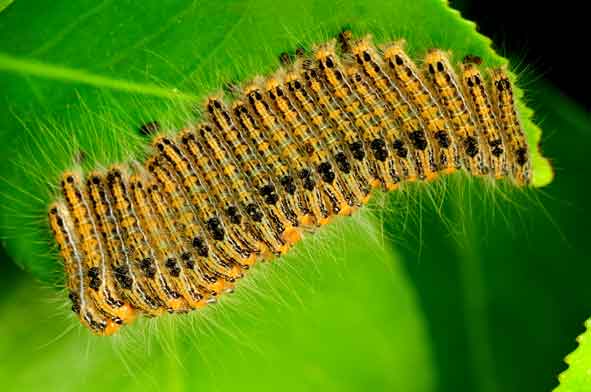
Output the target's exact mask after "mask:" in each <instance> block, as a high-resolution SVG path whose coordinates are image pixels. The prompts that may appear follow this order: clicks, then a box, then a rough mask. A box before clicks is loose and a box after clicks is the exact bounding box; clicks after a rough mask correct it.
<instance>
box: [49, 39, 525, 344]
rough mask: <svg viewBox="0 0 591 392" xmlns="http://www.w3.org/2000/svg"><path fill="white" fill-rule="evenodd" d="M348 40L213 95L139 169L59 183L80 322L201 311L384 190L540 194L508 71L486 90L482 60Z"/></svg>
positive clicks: (108, 326) (105, 331)
mask: <svg viewBox="0 0 591 392" xmlns="http://www.w3.org/2000/svg"><path fill="white" fill-rule="evenodd" d="M339 44H340V45H337V41H336V40H330V41H328V42H325V43H322V44H319V45H317V46H315V47H314V48H313V49H312V50H311V52H310V53H309V54H306V53H305V52H303V51H302V50H297V51H296V56H295V57H293V56H290V55H288V54H282V55H281V62H282V63H283V67H282V68H281V69H280V70H278V71H277V72H276V73H274V74H272V75H268V76H266V77H259V78H257V79H256V80H254V81H253V82H251V83H249V84H247V85H246V86H245V87H244V88H243V89H242V90H239V89H238V88H237V87H235V86H234V85H232V86H231V88H228V90H229V91H231V93H232V94H231V95H232V97H231V99H228V100H226V99H225V98H224V97H222V96H211V97H210V98H209V99H208V100H207V102H206V103H205V105H204V109H205V110H204V112H205V118H204V119H203V121H201V122H200V123H198V124H195V125H192V126H190V127H188V128H186V129H183V130H181V131H179V132H178V133H177V134H176V135H169V136H163V135H156V136H155V137H154V138H153V142H152V146H153V148H152V151H151V154H150V156H149V157H148V158H147V159H146V160H145V162H144V163H143V165H128V166H126V165H116V166H114V167H113V168H112V169H110V170H109V171H108V172H106V173H105V172H101V171H98V170H96V171H93V172H92V173H89V174H88V176H87V181H86V182H84V181H82V180H81V177H80V176H78V175H75V174H72V173H65V174H64V176H63V184H62V189H63V191H62V192H63V195H62V196H61V197H60V198H59V199H58V200H57V201H56V202H54V203H53V204H52V207H51V209H50V215H49V216H50V226H51V228H52V229H53V232H54V236H55V239H56V242H57V243H58V245H59V247H60V249H61V253H62V257H63V258H64V265H65V266H66V275H67V277H68V282H69V283H68V288H69V290H70V299H71V301H72V308H73V310H74V311H75V312H76V313H77V314H78V315H79V317H80V319H81V321H82V323H83V324H84V325H86V326H87V327H89V328H90V329H91V330H92V331H93V332H94V333H96V334H99V335H109V334H112V333H114V332H115V331H116V330H117V329H118V328H119V327H120V325H123V324H128V323H130V322H131V321H132V320H133V314H134V313H140V314H146V315H151V316H156V315H159V314H162V313H163V312H172V313H183V312H187V311H190V310H192V309H196V308H200V307H203V306H205V305H207V304H208V303H211V302H213V300H214V299H215V298H218V297H219V296H220V295H223V294H224V293H226V292H228V291H231V290H232V289H233V287H234V283H235V281H236V280H237V279H240V278H241V277H242V276H244V274H245V273H246V272H247V271H248V270H249V269H250V267H251V266H252V265H253V264H254V263H255V261H256V260H258V259H260V258H261V257H273V256H280V255H282V254H285V253H286V252H288V251H289V249H290V248H291V247H292V246H293V245H294V244H295V243H296V242H298V241H299V240H300V238H301V236H302V233H303V232H304V231H307V232H310V231H313V230H314V229H315V228H316V227H318V226H320V225H324V224H327V223H328V222H329V221H330V219H331V218H332V217H333V216H335V215H344V216H348V215H351V214H352V213H354V211H355V210H356V209H357V208H359V207H361V206H362V205H364V204H365V203H366V202H367V201H368V199H369V197H370V194H371V191H372V190H373V189H383V190H394V189H396V188H398V187H399V186H400V185H401V184H404V183H408V182H413V181H420V180H432V179H434V178H436V177H437V176H440V175H445V174H448V173H452V172H454V171H457V170H458V169H462V170H465V171H466V172H467V173H469V174H471V175H475V176H480V177H489V178H493V179H495V178H503V177H509V178H511V179H513V180H514V182H515V183H516V184H518V185H527V184H528V183H529V181H530V178H531V175H530V162H529V161H530V158H529V150H528V146H527V142H526V138H525V134H524V132H523V129H522V128H521V125H520V123H519V121H518V116H517V114H516V109H515V102H514V99H513V95H512V86H511V82H510V81H509V79H508V77H507V75H506V72H505V71H504V70H502V69H495V70H491V71H490V72H489V73H490V75H491V80H486V79H485V78H484V76H483V74H482V73H480V72H477V71H478V64H477V63H478V62H477V61H474V60H471V61H469V62H468V64H465V65H464V66H463V68H460V69H459V71H456V70H455V69H454V66H453V64H452V63H451V61H450V58H449V54H448V53H446V52H444V51H442V50H438V49H434V50H431V51H429V53H428V54H427V56H426V58H425V62H424V64H425V65H424V69H422V70H421V69H419V68H418V67H417V66H416V65H415V63H414V61H413V60H412V59H411V58H410V57H409V56H408V55H407V54H406V53H405V51H404V45H403V43H402V42H394V43H389V44H386V45H383V46H382V47H380V48H378V47H376V46H375V45H374V44H373V43H372V41H371V39H370V38H368V37H366V38H363V39H355V38H354V37H353V36H352V35H351V34H350V32H343V33H342V34H341V35H340V36H339ZM458 75H459V76H458ZM159 128H160V126H159V124H158V123H157V122H156V121H153V122H150V123H148V124H146V125H144V126H142V127H141V128H140V133H142V134H145V135H148V134H150V135H151V134H154V133H157V132H158V131H159Z"/></svg>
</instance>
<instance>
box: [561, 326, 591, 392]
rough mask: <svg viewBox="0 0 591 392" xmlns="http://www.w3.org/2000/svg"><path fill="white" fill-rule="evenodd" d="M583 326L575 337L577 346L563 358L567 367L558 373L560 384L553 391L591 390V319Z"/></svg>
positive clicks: (581, 391) (579, 391) (578, 391)
mask: <svg viewBox="0 0 591 392" xmlns="http://www.w3.org/2000/svg"><path fill="white" fill-rule="evenodd" d="M585 327H586V330H585V332H584V333H583V334H582V335H580V336H579V337H578V338H577V342H578V343H579V347H577V349H576V350H575V351H574V352H573V353H571V354H569V355H568V356H567V357H566V359H565V361H566V363H567V364H568V366H569V367H568V370H566V371H565V372H564V373H562V374H561V375H560V377H559V380H560V386H559V387H558V388H556V389H555V390H554V392H583V391H591V319H589V320H587V322H586V323H585Z"/></svg>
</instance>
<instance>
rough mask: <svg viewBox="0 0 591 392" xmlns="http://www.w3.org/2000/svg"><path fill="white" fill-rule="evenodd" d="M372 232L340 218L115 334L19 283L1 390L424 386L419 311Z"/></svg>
mask: <svg viewBox="0 0 591 392" xmlns="http://www.w3.org/2000/svg"><path fill="white" fill-rule="evenodd" d="M379 234H380V233H378V232H376V231H375V230H373V229H372V228H371V227H363V226H360V225H358V224H356V223H355V222H353V221H350V222H341V224H340V228H339V230H333V232H332V233H328V232H324V233H321V236H322V237H323V238H319V239H316V238H314V240H315V241H316V242H317V244H316V245H317V247H316V250H315V252H313V253H308V252H306V251H305V250H303V249H301V247H300V248H299V249H296V254H297V255H294V256H288V257H287V258H286V259H283V260H281V261H279V262H272V263H268V264H266V265H264V264H263V265H260V266H259V268H258V269H257V271H256V273H254V274H253V275H251V276H253V278H254V281H253V280H243V281H241V282H240V283H239V287H238V288H237V290H236V292H235V293H234V294H231V295H227V296H225V297H224V298H222V299H221V301H220V302H221V303H220V304H217V305H212V306H210V307H208V308H206V309H204V310H203V311H199V312H193V313H191V314H189V315H175V316H163V317H162V318H160V319H159V320H154V321H151V320H148V319H141V320H138V321H137V322H136V325H133V326H130V327H128V328H126V330H125V331H123V335H122V336H117V337H114V338H113V339H111V338H101V337H90V336H89V334H88V332H87V331H86V330H83V328H82V327H81V326H80V325H79V323H78V322H76V321H75V320H74V315H73V314H72V313H71V312H69V311H68V310H67V309H63V311H62V312H59V314H57V315H56V310H55V306H56V305H55V304H54V303H49V302H48V301H39V300H37V299H38V298H47V296H48V294H50V292H49V291H48V290H42V289H40V288H39V287H38V285H36V284H34V283H33V282H30V281H29V282H26V284H23V285H21V286H19V287H17V288H16V289H14V290H10V291H8V292H6V293H5V295H4V296H3V298H2V299H1V300H0V309H1V314H2V315H8V316H9V317H7V318H3V319H2V323H0V336H2V337H4V338H1V339H0V357H2V358H10V360H8V361H2V364H1V365H0V379H1V380H3V391H6V392H8V391H13V390H14V391H27V390H33V391H34V390H39V389H42V390H44V391H80V390H84V391H89V392H91V391H95V390H96V391H105V390H125V391H136V390H137V391H145V390H155V391H156V390H158V391H181V390H186V391H194V390H220V391H226V390H234V389H237V388H240V390H241V391H276V390H278V389H280V390H282V391H301V390H323V391H342V390H351V391H352V390H360V391H361V390H404V391H429V390H433V389H434V384H435V382H436V373H435V371H434V369H433V367H432V359H431V353H430V350H429V339H428V338H427V336H426V332H425V328H424V324H423V316H422V314H421V312H420V310H419V309H418V308H417V303H416V301H415V294H414V292H413V290H412V288H411V287H410V285H409V282H408V280H407V279H406V277H405V274H404V272H403V271H402V270H401V265H400V263H399V262H398V260H397V259H396V257H395V256H393V254H392V252H391V250H390V249H388V248H387V247H384V244H383V242H382V240H381V239H380V235H379ZM328 241H330V242H328ZM300 252H301V253H300ZM384 299H386V300H384ZM66 314H67V318H66V317H64V315H66ZM31 315H34V318H31ZM173 318H174V323H172V322H171V321H172V320H173ZM72 325H74V326H75V328H76V329H78V331H70V332H69V333H68V330H69V329H70V328H71V327H72ZM64 331H65V332H64ZM417 370H420V373H421V375H420V376H419V377H417V375H416V372H417Z"/></svg>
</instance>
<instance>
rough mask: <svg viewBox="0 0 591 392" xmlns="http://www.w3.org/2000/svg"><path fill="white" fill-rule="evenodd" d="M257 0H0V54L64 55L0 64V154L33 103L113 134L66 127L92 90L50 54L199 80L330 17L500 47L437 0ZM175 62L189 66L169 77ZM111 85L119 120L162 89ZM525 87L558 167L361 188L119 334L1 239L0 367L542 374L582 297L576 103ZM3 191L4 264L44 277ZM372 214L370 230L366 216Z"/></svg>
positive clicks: (247, 386) (450, 42)
mask: <svg viewBox="0 0 591 392" xmlns="http://www.w3.org/2000/svg"><path fill="white" fill-rule="evenodd" d="M274 6H275V4H274V3H272V2H266V1H252V2H242V1H225V2H218V3H213V2H212V3H210V4H208V5H207V6H205V5H203V4H200V3H197V2H193V3H187V2H185V1H179V2H174V1H171V2H167V3H166V7H164V6H163V5H162V4H161V3H156V2H154V3H152V2H145V3H142V4H141V5H140V4H138V3H137V2H131V1H121V2H117V3H115V2H110V1H105V2H103V3H99V4H96V3H94V2H86V1H80V2H76V3H75V4H69V3H65V2H60V3H58V4H54V3H50V2H48V1H46V2H43V1H37V2H28V3H27V2H25V1H23V2H19V1H17V2H15V3H14V4H12V5H10V6H9V7H8V8H7V9H6V10H5V11H4V12H3V13H2V14H0V52H4V54H5V55H8V56H9V57H6V56H5V57H4V58H0V68H4V69H6V68H9V66H10V64H9V63H10V62H9V61H7V58H9V59H10V60H14V59H19V60H27V61H28V59H34V60H36V62H35V63H32V65H38V64H39V63H38V62H43V63H50V64H54V65H60V66H64V67H66V72H65V73H60V74H59V75H54V77H56V78H57V79H44V78H37V77H34V76H32V75H27V74H23V75H21V76H19V77H15V76H14V74H12V73H8V72H5V73H0V85H1V86H2V91H3V93H4V94H3V97H2V98H4V99H5V102H4V103H3V106H4V107H5V108H6V109H7V110H6V111H3V112H0V113H1V115H0V132H1V133H0V136H1V138H2V140H3V143H2V145H1V146H0V152H1V153H2V154H3V155H4V156H14V155H15V153H16V152H17V151H19V150H20V151H22V150H23V146H26V147H30V146H29V144H30V143H31V140H32V139H34V138H39V137H41V138H43V135H41V136H40V135H36V134H35V132H34V130H35V129H36V128H35V123H34V121H33V122H31V120H32V119H33V120H34V119H35V118H39V116H43V115H50V116H52V117H53V118H56V121H57V122H58V123H59V121H60V120H61V121H63V122H64V123H68V124H69V125H68V131H70V130H71V129H74V131H73V132H75V134H73V135H72V139H74V138H75V139H76V140H78V141H80V143H81V144H82V145H83V147H84V148H85V150H86V149H88V150H93V149H94V150H97V151H95V152H94V154H95V155H99V156H100V154H101V152H100V151H99V150H100V149H104V148H105V146H107V147H108V148H111V147H112V146H111V145H106V144H101V141H100V140H97V138H96V135H94V136H93V137H92V138H86V139H85V136H84V135H85V132H86V131H87V129H88V126H89V124H88V122H86V123H85V119H84V115H85V113H83V112H82V113H81V111H80V106H79V102H80V99H83V100H84V103H85V104H86V105H87V106H88V107H91V108H92V107H94V106H95V105H100V104H104V91H97V89H96V88H95V87H93V86H87V85H84V84H79V83H76V82H75V81H74V80H73V79H76V77H77V74H76V73H71V72H68V70H79V69H82V70H85V71H87V72H88V73H92V74H98V75H103V76H108V77H112V78H113V79H115V85H117V81H118V80H129V81H134V82H138V83H141V84H142V85H146V84H150V85H151V86H160V87H161V86H162V84H163V83H164V84H165V86H168V85H170V86H176V87H179V89H181V91H184V92H188V93H191V94H195V95H200V94H202V93H204V92H206V91H209V90H210V88H211V87H212V86H219V82H220V81H221V80H232V79H242V78H244V77H246V76H249V75H253V74H254V73H256V72H262V71H263V70H265V69H269V70H270V69H272V66H271V64H272V63H273V59H274V57H275V56H276V55H277V53H279V52H280V51H282V50H284V49H289V48H294V47H295V46H296V45H297V41H298V40H304V41H305V42H306V43H309V42H313V41H315V40H318V39H324V38H327V37H329V36H331V35H334V33H336V32H338V31H339V30H340V28H341V27H342V26H343V25H344V24H351V25H352V26H353V27H354V28H355V29H357V30H359V31H360V32H365V31H372V32H375V33H377V34H378V36H381V35H383V37H382V38H384V39H387V38H389V37H390V35H391V34H397V35H398V36H404V37H406V38H407V40H408V41H409V43H410V46H411V50H415V51H416V50H420V49H424V48H426V47H429V46H439V47H446V48H451V49H453V50H454V53H456V55H457V56H460V57H461V55H463V54H464V53H473V54H477V55H480V56H482V57H483V58H484V59H485V62H486V63H487V64H498V63H499V62H501V61H502V59H500V58H498V57H497V56H496V55H494V53H492V52H491V51H490V50H489V48H488V43H487V41H486V40H484V39H482V38H481V37H478V36H477V35H476V34H475V33H474V31H473V26H472V25H470V24H467V23H465V22H463V21H461V20H460V19H458V18H457V17H456V16H455V15H454V14H453V13H450V12H449V11H448V10H447V9H446V8H445V6H444V5H443V4H442V3H439V2H436V1H428V0H425V1H414V2H412V3H410V2H405V1H395V2H380V1H371V2H361V1H352V2H339V3H327V2H314V1H307V2H301V1H300V2H284V3H282V4H281V8H282V10H281V12H278V11H276V9H275V7H274ZM33 9H36V10H39V11H40V12H32V11H31V10H33ZM41 11H42V12H41ZM327 15H329V17H328V18H327ZM220 20H224V23H220ZM253 26H254V27H253ZM417 26H420V29H419V28H417ZM98 32H101V33H100V34H99V33H98ZM253 42H260V43H261V44H260V45H253ZM263 42H264V44H262V43H263ZM187 49H190V51H191V52H190V53H187ZM253 59H258V60H253ZM12 64H14V62H13V63H12ZM29 65H31V64H29ZM34 68H35V67H33V69H34ZM211 70H216V72H210V71H211ZM189 74H191V75H192V76H191V77H192V78H193V79H197V80H198V81H199V83H198V84H195V83H194V82H192V81H189V80H187V78H186V77H187V75H189ZM45 76H51V75H45ZM155 77H157V78H158V79H152V78H155ZM100 83H102V82H99V83H98V84H100ZM121 89H122V90H126V91H121V92H114V93H112V95H113V98H114V100H116V102H117V103H118V105H120V106H121V107H123V108H125V109H126V110H127V111H126V113H127V114H128V118H126V119H125V120H126V122H127V125H128V126H129V128H130V129H133V128H135V127H136V126H137V124H139V123H141V121H143V120H149V119H151V118H146V117H145V116H146V115H147V114H146V113H145V112H144V111H142V110H141V109H138V108H137V105H138V102H141V104H142V105H148V106H149V108H150V109H151V110H154V111H155V112H156V113H159V112H161V111H163V110H166V109H167V108H168V106H169V103H162V101H163V100H162V99H156V98H153V99H152V98H142V99H138V98H137V96H135V95H133V94H129V93H128V92H129V89H126V88H124V87H121ZM526 94H527V97H528V102H531V103H530V106H532V107H533V108H534V109H535V110H536V113H538V118H537V119H538V120H539V121H541V122H542V126H543V128H544V130H545V137H546V139H545V140H544V143H543V150H544V153H545V155H547V156H549V157H551V158H552V160H553V163H554V166H555V168H556V170H557V175H556V179H555V181H554V182H553V183H552V184H551V185H550V186H549V187H547V188H543V189H540V190H535V191H527V192H511V191H506V192H505V193H500V192H499V193H494V194H491V193H490V192H489V191H488V190H487V189H486V188H485V187H484V186H482V184H479V183H478V182H469V181H465V180H463V179H460V178H451V179H449V180H446V181H445V182H444V184H445V191H444V190H443V188H444V187H443V186H435V187H434V189H437V190H436V191H429V190H427V189H421V187H416V189H414V188H413V189H411V190H410V192H408V193H398V194H394V195H391V196H390V198H389V200H388V203H386V204H387V208H380V206H379V205H374V206H373V209H372V211H373V212H374V213H375V214H376V215H377V218H373V219H372V218H366V219H365V220H363V219H354V220H350V221H348V222H346V221H342V222H339V223H337V224H335V225H334V227H333V228H332V229H331V230H329V232H323V233H319V235H320V238H319V239H316V238H312V239H309V240H307V241H306V243H304V244H302V245H303V246H299V247H298V249H297V250H296V252H294V253H293V254H291V255H290V256H289V257H287V258H286V259H285V260H282V261H280V262H277V263H271V264H269V265H261V266H260V267H259V268H258V270H257V271H256V272H254V273H253V274H251V277H250V278H249V279H248V280H247V281H245V282H243V283H242V284H243V287H239V289H238V291H237V292H236V293H235V294H233V295H232V296H230V297H228V298H225V299H224V300H223V301H222V302H224V303H223V304H220V305H216V306H215V307H212V308H211V309H207V310H206V311H205V312H203V313H197V314H194V315H190V316H188V317H185V318H182V319H181V321H179V319H178V318H177V319H173V318H166V319H164V320H160V321H158V322H153V321H150V320H140V321H139V323H138V324H139V325H136V326H133V327H130V328H126V331H125V333H124V334H123V336H119V337H116V338H114V339H101V338H95V337H90V336H88V333H87V332H86V331H84V330H81V329H80V328H79V327H78V326H76V323H75V321H74V320H73V315H71V314H70V312H68V311H67V309H62V308H64V307H65V305H64V300H63V298H62V296H61V294H60V295H58V294H56V293H55V292H54V291H53V290H52V289H51V288H43V287H40V285H39V283H37V282H34V281H32V280H31V278H29V277H24V276H23V274H22V273H21V272H20V271H18V270H16V269H15V268H14V267H13V266H11V265H10V264H9V263H7V260H8V258H7V257H3V261H2V264H1V270H0V272H1V273H2V274H1V277H0V279H2V280H1V281H2V288H3V289H4V290H5V294H4V295H3V296H2V298H1V299H0V336H1V338H0V384H2V385H3V386H7V387H6V390H15V391H16V390H18V391H23V390H56V391H57V390H60V391H67V390H104V389H110V388H113V389H114V388H118V389H123V390H167V391H169V390H170V391H175V390H194V389H213V390H229V389H232V390H238V389H240V390H251V389H252V390H257V391H264V390H276V389H281V390H302V389H323V390H339V391H340V390H404V391H433V390H441V391H459V390H481V391H497V390H503V391H529V390H531V391H537V390H548V389H550V388H552V387H553V386H555V385H556V376H557V374H558V373H559V372H560V371H562V370H564V368H565V366H564V365H563V363H562V357H564V355H565V354H566V353H568V352H569V351H571V350H572V349H573V348H574V347H575V342H574V337H575V336H576V335H578V334H579V333H580V332H581V331H582V329H583V327H582V322H583V320H584V319H585V318H586V317H587V316H588V315H589V313H590V312H589V304H590V303H591V293H590V292H589V290H586V287H587V284H586V282H587V280H588V276H590V275H589V272H591V263H589V262H588V256H587V255H588V254H589V250H590V249H589V245H588V241H587V238H586V237H587V234H588V230H587V227H586V222H589V219H590V218H591V216H590V213H589V209H588V206H587V204H586V200H585V199H586V194H587V193H588V189H587V184H586V183H585V181H584V175H585V174H584V173H583V171H582V168H583V167H584V166H583V165H584V163H585V158H586V151H587V149H588V148H589V141H590V140H591V135H590V134H589V130H590V126H589V125H590V121H589V118H588V114H587V113H585V112H584V111H582V110H581V109H580V108H578V107H577V105H576V103H573V102H570V101H569V100H568V99H567V98H565V97H562V96H561V95H560V92H559V91H556V90H555V89H553V88H552V87H551V86H547V85H545V84H543V83H536V84H533V85H531V88H530V89H528V91H526ZM156 95H157V94H156ZM109 102H111V101H107V104H108V103H109ZM523 110H525V109H524V108H523V107H522V111H523ZM77 116H79V117H77ZM16 118H18V119H21V120H23V121H24V125H23V124H21V123H19V122H18V121H15V119H16ZM23 127H25V128H26V129H28V130H31V129H32V130H33V132H32V133H23V132H22V129H23ZM529 127H530V128H529V129H530V130H531V129H533V128H531V124H530V125H529ZM115 131H119V129H115V130H112V131H111V132H112V133H111V134H108V135H106V136H105V139H108V140H112V139H113V136H117V135H116V134H115V133H114V132H115ZM105 132H108V130H105ZM567 132H568V133H567ZM533 133H535V131H532V133H531V134H530V136H531V135H532V134H533ZM124 135H125V134H124ZM565 135H569V137H565ZM573 140H576V141H577V142H576V143H573ZM27 143H28V144H27ZM84 143H88V145H84ZM92 143H94V144H92ZM43 147H44V146H41V147H40V148H43ZM31 148H32V147H31ZM33 150H34V148H33ZM27 151H29V150H27ZM56 159H60V157H59V156H58V157H57V158H56ZM69 159H70V158H68V157H61V162H58V164H56V165H55V166H57V167H59V165H60V164H61V165H65V164H67V163H66V162H67V161H68V160H69ZM53 167H54V166H48V169H47V170H48V171H51V170H53ZM543 170H545V169H543ZM46 174H47V177H48V178H51V177H52V176H54V175H55V173H53V172H48V173H46ZM19 175H20V171H19V168H18V167H14V166H10V165H7V166H6V167H3V168H2V178H3V179H5V178H8V179H10V180H11V182H10V184H14V181H15V179H17V180H18V181H19V182H18V184H19V186H24V187H25V188H26V189H29V190H30V192H36V190H38V187H39V186H41V185H43V184H41V185H40V184H38V183H31V182H27V181H26V179H21V178H19V177H18V176H19ZM28 186H31V187H32V188H27V187H28ZM36 187H37V188H36ZM423 188H424V187H423ZM13 191H14V188H11V187H10V186H6V185H4V186H3V189H1V192H0V194H2V196H3V198H4V202H3V205H2V216H1V219H2V224H1V225H0V226H2V227H3V229H4V230H5V232H4V236H7V233H6V227H11V228H12V227H14V226H17V229H18V228H19V227H20V228H21V229H20V232H19V231H18V230H17V233H18V234H19V235H18V236H10V235H8V237H10V238H9V241H8V242H5V245H6V246H7V248H8V250H9V252H10V254H11V256H13V257H14V258H15V259H16V261H17V262H19V264H21V265H25V266H27V268H28V269H29V270H31V271H32V272H33V273H34V274H35V276H37V277H38V278H42V279H44V280H48V279H49V276H50V273H51V271H52V266H53V264H52V263H53V261H52V260H53V259H52V258H51V257H48V256H47V255H46V254H47V251H46V248H47V245H46V244H47V242H46V241H44V240H45V239H46V238H45V237H43V235H42V234H39V233H40V230H41V228H43V226H42V223H41V222H40V223H37V222H36V223H35V224H38V227H39V228H40V229H39V230H38V231H36V232H34V233H33V234H31V235H28V234H27V232H25V229H28V228H29V227H30V222H27V220H29V221H30V220H31V215H34V216H42V215H43V211H42V210H43V208H45V206H44V205H35V204H33V205H34V206H36V208H38V211H36V210H33V211H22V209H23V205H24V206H26V205H27V201H26V200H25V201H24V202H23V203H22V204H21V202H22V201H23V196H22V195H20V196H19V194H18V192H17V194H16V196H15V195H14V194H12V193H11V192H13ZM6 194H8V195H10V196H12V197H16V201H15V199H14V198H6V197H5V196H6ZM39 194H42V193H39ZM504 194H506V195H507V197H503V196H502V195H504ZM19 198H20V199H19ZM25 199H26V198H25ZM15 212H17V213H18V212H20V214H18V215H17V216H15ZM370 212H371V211H370ZM39 219H41V218H39ZM376 219H377V220H378V222H380V221H382V220H383V228H382V227H381V226H380V225H379V224H378V225H377V226H373V225H368V224H367V222H368V221H373V220H376ZM41 220H42V219H41ZM375 227H378V228H377V229H376V228H375ZM10 234H13V232H10ZM44 249H45V250H44ZM44 255H45V256H44ZM52 299H54V300H52ZM73 325H74V326H75V327H74V330H70V329H71V328H72V326H73ZM581 390H582V389H581Z"/></svg>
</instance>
